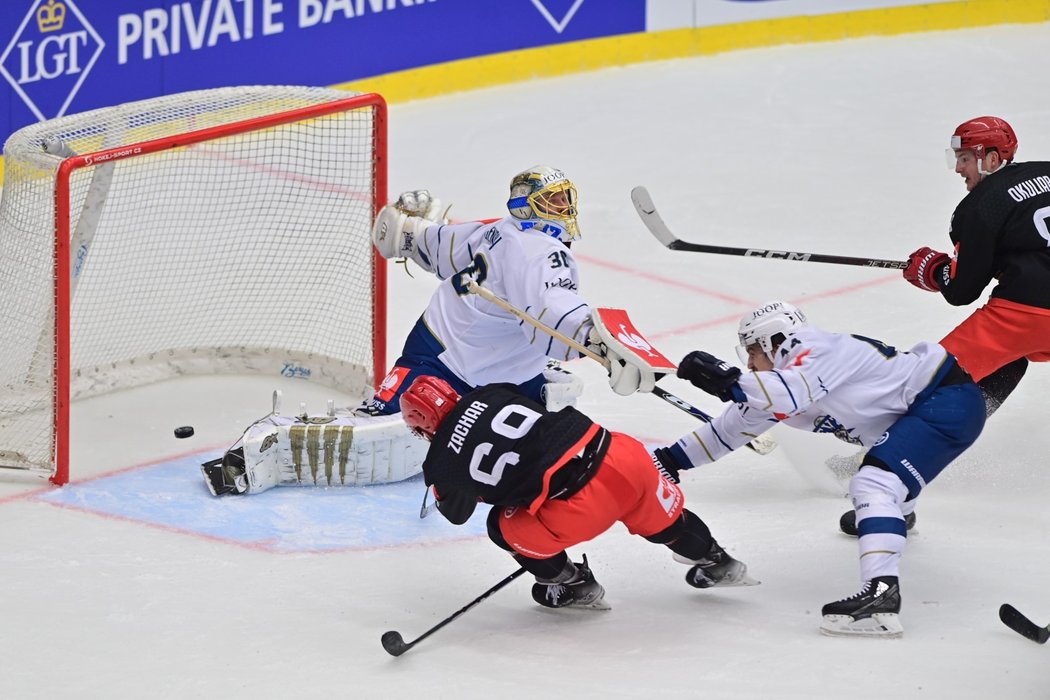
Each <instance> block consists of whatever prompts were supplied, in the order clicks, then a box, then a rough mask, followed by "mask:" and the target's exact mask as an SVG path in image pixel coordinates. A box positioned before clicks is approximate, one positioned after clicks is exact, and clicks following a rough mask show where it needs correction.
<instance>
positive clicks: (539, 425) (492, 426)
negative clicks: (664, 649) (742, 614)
mask: <svg viewBox="0 0 1050 700" xmlns="http://www.w3.org/2000/svg"><path fill="white" fill-rule="evenodd" d="M401 413H402V416H403V417H404V419H405V423H406V424H407V425H408V426H409V428H410V429H412V430H413V431H414V432H415V433H416V434H417V435H419V436H420V437H423V438H424V439H427V440H430V441H431V444H430V449H429V451H428V452H427V456H426V459H425V460H424V462H423V474H424V476H425V477H426V483H427V485H428V486H432V487H433V489H434V494H435V497H436V498H437V507H438V510H439V511H440V512H441V514H442V515H444V516H445V517H446V518H447V519H448V520H449V521H450V522H452V523H454V524H457V525H459V524H462V523H464V522H466V521H467V520H468V519H469V518H470V516H471V514H473V512H474V509H475V508H476V506H477V504H478V503H479V502H480V503H487V504H491V505H493V506H495V507H493V508H492V509H491V510H490V511H489V515H488V532H489V537H490V538H491V539H492V541H493V542H495V543H496V544H497V545H498V546H500V547H502V548H503V549H505V550H507V551H509V552H511V554H512V555H513V556H514V558H515V559H516V560H517V561H518V562H519V563H520V564H521V566H522V567H524V568H525V569H526V570H527V571H528V572H529V573H531V574H533V575H534V576H535V577H536V584H535V585H534V586H533V588H532V597H533V599H534V600H535V601H536V602H537V603H539V604H540V605H543V606H546V607H549V608H562V607H578V608H591V609H596V610H605V609H608V608H609V606H608V604H607V603H606V602H605V600H604V597H605V589H604V588H602V586H601V585H600V584H599V583H598V582H597V581H596V580H595V578H594V574H593V573H592V572H591V570H590V567H589V566H588V564H587V557H586V556H584V557H583V561H582V563H579V564H574V563H573V562H572V561H571V560H570V559H569V556H568V554H566V552H565V550H566V549H567V548H569V547H572V546H573V545H576V544H579V543H580V542H585V541H587V540H590V539H593V538H594V537H597V536H598V535H600V534H601V533H603V532H605V531H606V530H608V529H609V528H610V527H612V525H613V524H614V523H616V522H622V523H623V524H624V525H626V526H627V529H628V531H629V532H631V533H632V534H635V535H640V536H642V537H644V538H645V539H647V540H649V541H650V542H655V543H657V544H663V545H666V546H667V547H668V548H669V549H670V550H671V551H672V552H674V558H675V559H676V560H677V561H680V562H682V563H685V564H688V565H690V567H691V568H690V569H689V571H688V572H687V574H686V581H687V582H688V583H689V584H690V585H692V586H695V587H696V588H710V587H712V586H730V585H753V584H755V583H757V581H754V580H753V579H751V578H749V577H748V575H747V567H746V566H745V565H744V564H743V563H741V562H739V561H737V560H736V559H734V558H732V557H731V556H729V554H728V553H726V551H725V550H724V549H722V547H720V546H719V545H718V543H717V542H716V541H715V539H714V538H713V537H712V536H711V531H710V530H709V529H708V527H707V525H706V524H704V521H703V520H701V519H700V518H699V517H697V516H696V515H695V514H694V513H692V512H691V511H689V510H686V509H685V507H684V501H685V499H684V496H683V495H682V492H681V490H680V489H679V488H678V486H677V485H676V483H677V474H676V473H673V472H668V471H665V470H664V469H662V468H661V465H660V464H659V462H655V463H654V458H653V456H652V455H651V454H650V453H649V452H648V451H647V450H646V449H645V447H644V446H643V445H642V444H641V443H640V442H638V441H637V440H635V439H634V438H632V437H630V436H628V435H624V434H622V433H614V432H610V431H608V430H606V429H605V428H603V427H601V426H600V425H598V424H597V423H595V422H593V421H592V420H590V419H589V418H588V417H587V416H585V415H583V414H582V413H580V412H579V411H577V410H576V409H575V408H572V407H568V408H563V409H562V410H560V411H558V412H556V413H554V412H550V411H547V410H546V409H545V408H544V407H543V406H541V405H540V404H538V403H536V402H535V401H532V400H530V399H528V398H526V397H524V396H523V395H522V394H521V393H519V392H518V391H517V390H516V387H514V386H512V385H509V384H493V385H489V386H485V387H481V388H480V389H476V390H474V391H471V392H470V393H468V394H466V395H464V396H463V397H462V398H460V396H459V394H457V393H456V392H455V390H453V389H452V387H451V386H449V384H448V383H447V382H445V381H444V380H442V379H439V378H437V377H430V376H422V377H419V378H418V379H416V380H415V381H414V382H413V383H412V385H411V386H410V387H409V389H408V390H407V391H406V392H405V393H404V394H403V395H402V397H401Z"/></svg>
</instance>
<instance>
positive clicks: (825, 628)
mask: <svg viewBox="0 0 1050 700" xmlns="http://www.w3.org/2000/svg"><path fill="white" fill-rule="evenodd" d="M900 610H901V591H900V585H899V584H898V582H897V577H896V576H876V577H875V578H873V579H872V580H870V581H867V582H866V583H865V584H864V587H863V588H862V589H861V591H860V593H856V594H854V595H852V596H850V597H849V598H843V599H842V600H838V601H835V602H834V603H828V604H827V605H825V606H824V607H823V609H822V610H821V614H823V615H824V620H823V621H822V622H821V624H820V631H821V632H822V633H823V634H827V635H831V636H833V637H838V636H843V637H845V636H860V637H885V638H888V639H893V638H896V637H900V636H901V635H902V634H904V628H903V627H901V623H900V620H899V619H898V617H897V613H899V612H900Z"/></svg>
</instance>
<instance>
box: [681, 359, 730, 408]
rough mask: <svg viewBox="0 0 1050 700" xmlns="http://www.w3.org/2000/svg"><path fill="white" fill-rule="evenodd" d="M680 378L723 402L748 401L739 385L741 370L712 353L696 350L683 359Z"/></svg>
mask: <svg viewBox="0 0 1050 700" xmlns="http://www.w3.org/2000/svg"><path fill="white" fill-rule="evenodd" d="M678 377H679V378H681V379H685V380H687V381H689V382H690V383H691V384H692V385H693V386H695V387H696V388H698V389H702V390H704V391H706V392H707V393H708V394H711V395H712V396H717V397H718V398H720V399H722V400H723V401H732V402H734V403H741V402H743V401H746V400H747V397H746V396H744V392H743V390H742V389H741V388H740V385H739V384H738V383H737V380H739V379H740V370H739V369H738V368H737V367H733V366H731V365H729V364H728V363H726V362H724V361H722V360H720V359H718V358H717V357H715V356H714V355H712V354H710V353H706V352H703V351H701V350H694V351H693V352H691V353H689V354H688V355H686V356H685V357H684V358H683V359H682V363H681V364H680V365H679V366H678Z"/></svg>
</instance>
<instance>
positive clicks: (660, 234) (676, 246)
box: [631, 185, 908, 270]
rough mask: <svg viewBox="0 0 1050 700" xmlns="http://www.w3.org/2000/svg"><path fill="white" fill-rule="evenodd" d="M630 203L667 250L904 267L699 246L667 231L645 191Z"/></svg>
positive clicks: (893, 266) (893, 262)
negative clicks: (632, 203)
mask: <svg viewBox="0 0 1050 700" xmlns="http://www.w3.org/2000/svg"><path fill="white" fill-rule="evenodd" d="M631 201H632V202H634V208H635V209H637V210H638V215H639V216H640V217H642V223H644V224H645V227H646V228H647V229H649V233H651V234H653V236H654V237H655V238H656V240H658V241H660V242H661V243H663V244H664V246H665V247H667V248H670V249H671V250H686V251H689V252H691V253H713V254H715V255H742V256H744V257H748V258H771V259H774V260H798V261H802V262H822V263H833V264H835V265H860V266H862V267H878V268H886V269H893V270H903V269H904V268H906V267H907V266H908V263H907V261H904V260H882V259H881V258H851V257H848V256H845V255H822V254H820V253H797V252H795V251H791V250H765V249H763V248H732V247H729V246H721V245H704V244H703V243H689V242H687V241H683V240H681V239H680V238H677V237H676V236H675V235H674V234H673V233H671V229H669V228H667V224H666V223H664V220H663V217H661V216H660V212H658V211H657V210H656V205H655V204H653V199H652V197H650V196H649V190H647V189H646V188H645V187H643V186H641V185H639V186H638V187H635V188H634V189H633V190H631Z"/></svg>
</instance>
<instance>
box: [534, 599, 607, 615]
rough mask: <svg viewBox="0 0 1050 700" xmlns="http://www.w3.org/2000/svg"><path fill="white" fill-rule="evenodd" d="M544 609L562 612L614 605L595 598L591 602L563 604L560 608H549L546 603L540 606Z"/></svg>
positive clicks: (600, 608) (605, 608)
mask: <svg viewBox="0 0 1050 700" xmlns="http://www.w3.org/2000/svg"><path fill="white" fill-rule="evenodd" d="M539 607H540V608H541V609H542V610H550V611H551V612H561V611H563V610H570V611H572V610H588V611H590V610H612V606H611V605H609V604H608V603H606V602H605V599H604V598H603V599H601V600H595V601H593V602H591V603H583V604H576V603H573V604H572V605H563V606H561V607H560V608H549V607H547V606H546V605H540V606H539Z"/></svg>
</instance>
